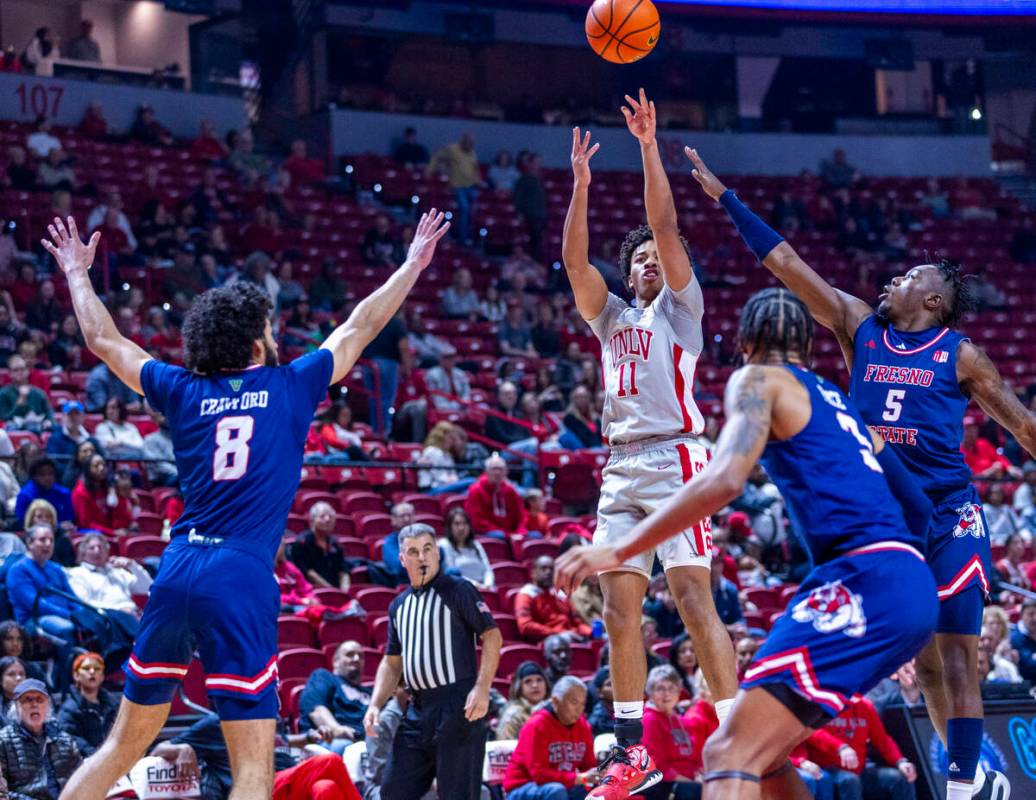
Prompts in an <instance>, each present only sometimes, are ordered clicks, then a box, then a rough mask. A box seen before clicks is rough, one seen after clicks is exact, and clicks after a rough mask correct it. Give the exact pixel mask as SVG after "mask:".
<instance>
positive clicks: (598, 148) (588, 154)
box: [586, 142, 601, 161]
mask: <svg viewBox="0 0 1036 800" xmlns="http://www.w3.org/2000/svg"><path fill="white" fill-rule="evenodd" d="M600 149H601V143H600V142H598V143H597V144H595V145H594V146H593V147H591V148H590V151H589V152H588V153H587V154H586V160H587V161H589V160H590V156H592V155H593V154H594V153H596V152H597V151H598V150H600Z"/></svg>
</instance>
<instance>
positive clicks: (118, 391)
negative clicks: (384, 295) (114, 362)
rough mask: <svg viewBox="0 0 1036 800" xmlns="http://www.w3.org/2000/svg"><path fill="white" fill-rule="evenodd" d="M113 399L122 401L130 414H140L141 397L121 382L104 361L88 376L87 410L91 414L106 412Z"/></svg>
mask: <svg viewBox="0 0 1036 800" xmlns="http://www.w3.org/2000/svg"><path fill="white" fill-rule="evenodd" d="M113 397H115V398H118V399H119V400H120V401H122V403H123V405H124V410H125V411H127V412H129V413H130V414H137V413H139V412H140V409H141V397H140V395H138V394H137V393H136V392H134V391H133V390H132V389H130V388H129V387H128V386H127V385H126V384H124V383H123V382H122V381H121V380H119V378H118V376H116V374H115V373H114V372H112V371H111V370H110V369H109V368H108V365H107V364H105V363H104V362H103V361H102V362H101V363H100V364H98V365H97V366H96V367H94V368H93V369H92V370H90V374H89V375H87V376H86V410H87V411H88V412H89V413H91V414H96V413H100V412H105V411H106V409H107V406H108V401H109V400H111V399H112V398H113Z"/></svg>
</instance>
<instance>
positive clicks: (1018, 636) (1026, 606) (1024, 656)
mask: <svg viewBox="0 0 1036 800" xmlns="http://www.w3.org/2000/svg"><path fill="white" fill-rule="evenodd" d="M16 566H17V565H16ZM12 569H13V567H12ZM8 581H10V578H8ZM1011 647H1013V648H1014V649H1015V650H1017V651H1018V672H1020V673H1021V675H1022V677H1023V678H1024V679H1025V680H1027V681H1029V682H1030V683H1033V684H1036V600H1026V601H1025V602H1024V603H1022V615H1021V617H1020V618H1019V619H1018V622H1017V623H1015V626H1014V630H1013V631H1011Z"/></svg>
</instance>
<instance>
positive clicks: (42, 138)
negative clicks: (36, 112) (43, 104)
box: [25, 114, 61, 159]
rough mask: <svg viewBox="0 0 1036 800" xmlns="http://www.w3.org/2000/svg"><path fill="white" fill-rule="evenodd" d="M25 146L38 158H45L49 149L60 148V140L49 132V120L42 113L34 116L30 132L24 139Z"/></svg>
mask: <svg viewBox="0 0 1036 800" xmlns="http://www.w3.org/2000/svg"><path fill="white" fill-rule="evenodd" d="M25 147H26V149H27V150H28V151H29V152H30V153H32V154H33V155H34V156H35V157H36V158H39V159H43V158H46V157H47V156H48V155H50V151H51V150H60V149H61V140H60V139H58V137H56V136H55V135H54V134H53V133H51V132H50V120H49V119H47V118H46V117H45V116H43V115H42V114H41V115H40V116H38V117H36V121H35V122H34V123H33V128H32V133H30V134H29V138H28V139H26V140H25Z"/></svg>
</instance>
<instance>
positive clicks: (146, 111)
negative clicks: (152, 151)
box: [129, 105, 173, 147]
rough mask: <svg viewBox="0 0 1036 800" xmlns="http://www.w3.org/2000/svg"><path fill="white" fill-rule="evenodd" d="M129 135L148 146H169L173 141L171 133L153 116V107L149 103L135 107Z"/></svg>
mask: <svg viewBox="0 0 1036 800" xmlns="http://www.w3.org/2000/svg"><path fill="white" fill-rule="evenodd" d="M129 135H130V139H133V140H134V141H136V142H139V143H140V144H143V145H146V146H148V147H169V146H170V145H171V144H172V143H173V135H172V134H171V133H169V131H168V130H166V128H165V127H163V125H162V123H160V122H159V121H158V120H157V119H156V118H155V109H153V108H152V107H151V106H149V105H142V106H140V108H138V109H137V115H136V118H135V119H134V120H133V125H132V127H130V132H129Z"/></svg>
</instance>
